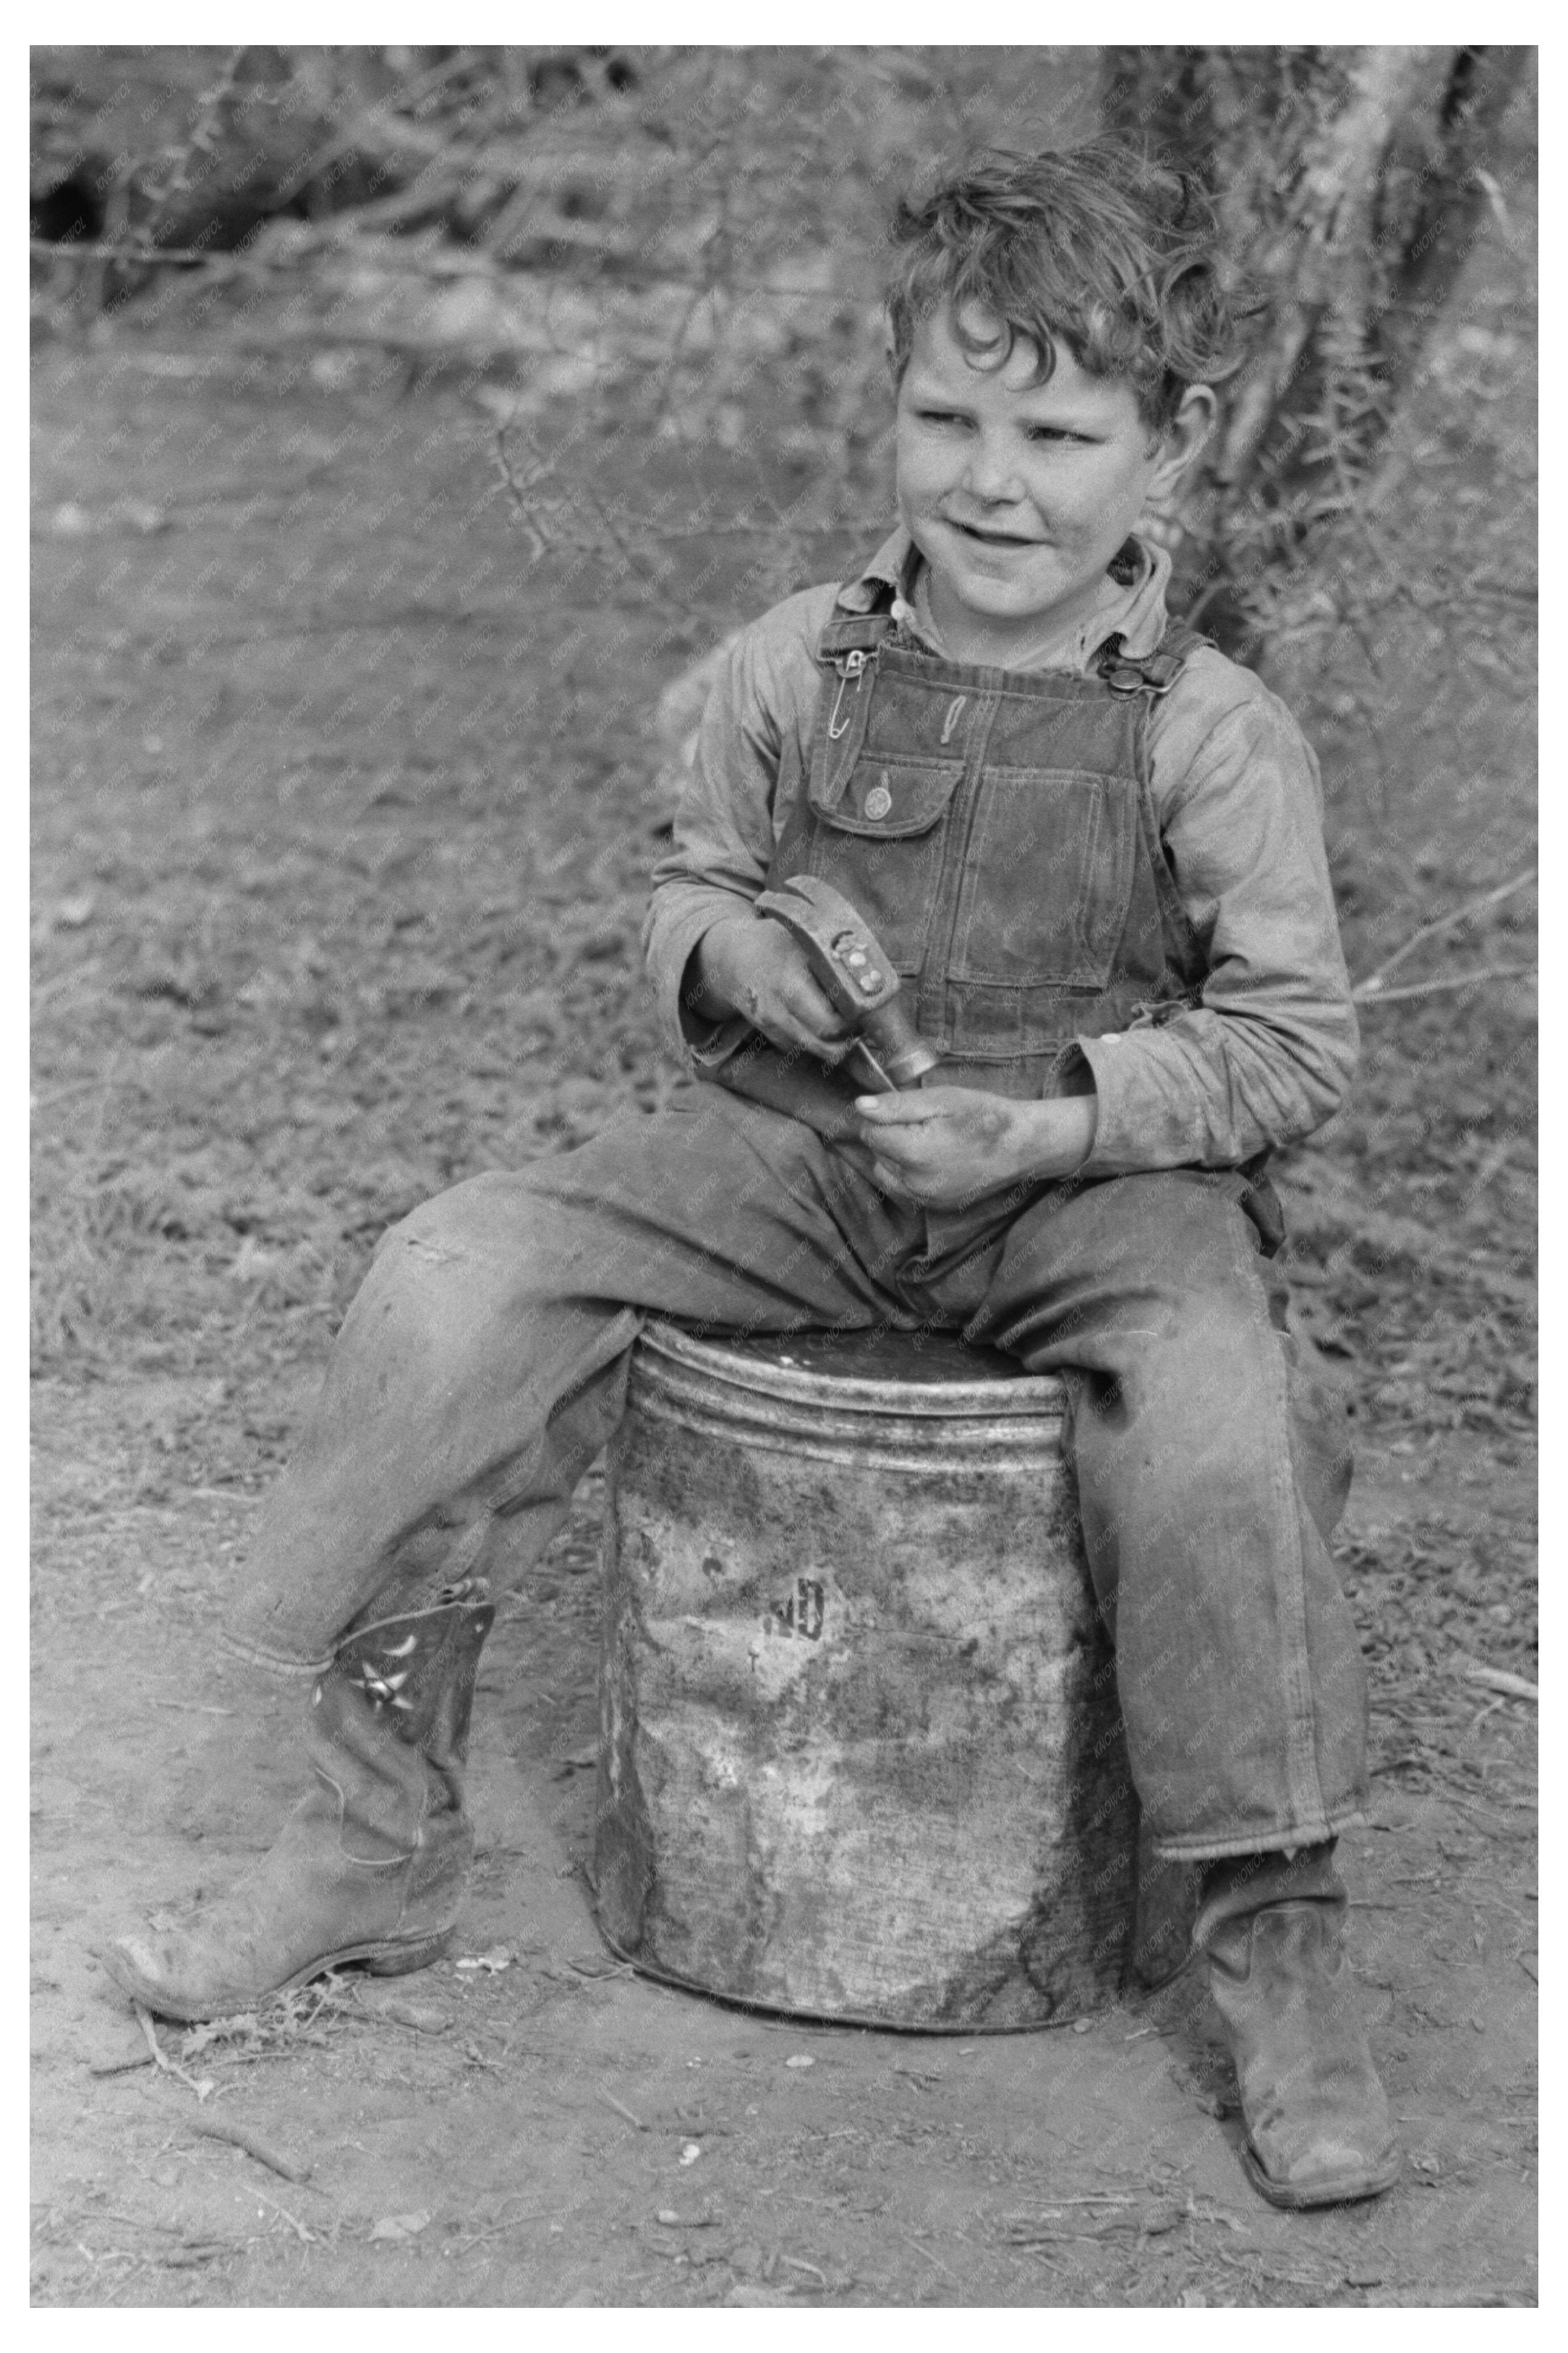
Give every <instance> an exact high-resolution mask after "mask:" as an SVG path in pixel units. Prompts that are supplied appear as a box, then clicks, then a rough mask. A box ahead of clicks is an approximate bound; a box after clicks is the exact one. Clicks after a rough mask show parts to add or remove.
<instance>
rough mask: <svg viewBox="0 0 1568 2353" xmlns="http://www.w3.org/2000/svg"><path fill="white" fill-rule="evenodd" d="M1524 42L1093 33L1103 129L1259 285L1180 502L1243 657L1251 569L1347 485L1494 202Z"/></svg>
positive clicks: (1252, 622) (1343, 506)
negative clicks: (1143, 159) (1165, 176)
mask: <svg viewBox="0 0 1568 2353" xmlns="http://www.w3.org/2000/svg"><path fill="white" fill-rule="evenodd" d="M1529 58H1530V52H1529V51H1528V50H1526V49H1523V48H1509V49H1478V48H1462V49H1438V48H1429V47H1367V48H1360V49H1338V50H1330V49H1295V50H1289V49H1252V50H1236V49H1228V50H1226V49H1192V48H1184V49H1169V48H1166V49H1126V48H1121V49H1113V50H1110V51H1108V52H1107V73H1106V84H1105V95H1104V102H1103V111H1104V113H1105V116H1106V119H1107V121H1108V122H1109V123H1110V126H1111V127H1113V128H1115V129H1117V130H1118V131H1120V132H1122V133H1123V134H1124V135H1131V136H1133V137H1135V138H1138V139H1140V140H1142V141H1144V142H1147V144H1148V145H1149V147H1150V148H1151V149H1152V151H1153V152H1156V153H1163V154H1164V155H1166V156H1167V157H1169V158H1170V159H1171V160H1173V161H1177V162H1180V163H1182V164H1184V165H1185V166H1186V167H1187V168H1189V169H1192V170H1194V171H1196V172H1197V173H1198V174H1199V175H1200V177H1201V178H1202V179H1203V180H1204V182H1205V185H1206V186H1207V187H1208V188H1209V190H1210V192H1211V194H1212V195H1213V196H1214V198H1215V204H1216V206H1217V207H1218V210H1219V213H1220V216H1221V220H1222V223H1223V226H1224V228H1225V232H1226V246H1227V248H1228V250H1229V251H1230V252H1231V254H1232V255H1233V256H1235V257H1236V258H1237V260H1238V261H1239V262H1240V263H1241V265H1242V266H1243V268H1244V269H1245V270H1246V272H1247V276H1248V277H1249V278H1250V280H1252V281H1253V283H1254V286H1255V288H1256V290H1257V291H1258V295H1259V296H1260V298H1261V302H1262V312H1261V317H1260V318H1259V320H1258V322H1257V323H1258V332H1257V333H1256V336H1255V338H1254V342H1253V346H1252V350H1251V353H1250V355H1249V358H1248V360H1247V365H1246V368H1245V370H1244V371H1243V373H1242V375H1240V376H1239V377H1238V378H1237V380H1236V382H1235V383H1234V384H1233V385H1232V386H1231V388H1230V396H1229V401H1228V416H1227V419H1226V425H1225V427H1224V429H1223V431H1222V433H1221V434H1220V435H1219V436H1218V437H1217V438H1216V441H1215V444H1214V445H1212V446H1211V449H1210V451H1209V453H1208V455H1207V457H1206V459H1205V464H1204V467H1203V469H1202V471H1201V474H1200V476H1199V479H1198V480H1196V482H1195V483H1194V486H1193V491H1192V494H1191V496H1190V498H1189V500H1188V502H1187V504H1186V506H1185V507H1184V511H1183V512H1182V515H1181V517H1180V522H1181V524H1182V527H1183V533H1184V536H1183V539H1182V543H1181V546H1180V549H1179V553H1178V556H1177V573H1178V579H1179V582H1180V584H1181V587H1182V588H1183V589H1184V590H1185V592H1186V593H1187V595H1188V596H1189V598H1190V599H1191V603H1190V610H1191V613H1192V616H1193V617H1194V619H1195V620H1197V621H1199V622H1201V624H1202V626H1203V627H1204V628H1205V629H1207V630H1208V631H1209V632H1210V634H1211V635H1212V636H1214V638H1215V639H1216V641H1217V642H1218V643H1219V644H1220V645H1221V646H1223V647H1224V648H1225V649H1226V651H1227V652H1230V653H1233V654H1235V655H1236V656H1237V658H1238V659H1254V658H1256V656H1257V655H1258V653H1259V652H1261V650H1262V649H1263V646H1264V644H1265V642H1266V636H1267V617H1266V616H1267V608H1268V585H1269V578H1270V575H1279V574H1280V573H1282V572H1283V571H1285V570H1288V569H1289V568H1290V567H1292V566H1293V565H1297V564H1299V563H1300V560H1301V558H1302V555H1303V554H1304V553H1306V552H1307V550H1308V546H1309V543H1310V539H1311V535H1312V533H1313V532H1314V530H1315V529H1316V528H1317V527H1318V526H1320V525H1321V524H1322V523H1323V522H1326V521H1327V520H1328V519H1329V518H1330V517H1331V516H1333V515H1337V514H1342V513H1343V512H1345V511H1346V510H1347V508H1349V507H1350V506H1351V505H1352V504H1353V502H1354V501H1355V500H1356V498H1357V496H1358V494H1359V492H1360V491H1361V490H1362V488H1363V485H1364V483H1365V481H1366V479H1367V475H1368V471H1369V469H1370V468H1371V466H1372V465H1373V462H1374V461H1375V459H1376V455H1377V452H1378V450H1379V448H1380V447H1381V445H1382V443H1383V442H1384V439H1385V438H1386V436H1387V433H1388V429H1389V426H1390V424H1391V422H1392V420H1393V417H1394V413H1395V410H1396V408H1397V406H1398V403H1399V401H1400V399H1401V397H1402V396H1403V395H1404V394H1405V391H1406V390H1407V389H1408V387H1409V385H1410V382H1411V380H1412V378H1413V376H1414V375H1415V372H1416V369H1417V368H1418V366H1419V364H1420V361H1421V358H1422V354H1423V353H1424V351H1425V349H1426V344H1427V343H1428V341H1429V339H1430V336H1431V332H1432V330H1433V327H1434V325H1435V324H1436V321H1437V319H1438V317H1439V316H1440V314H1441V311H1442V310H1443V307H1444V305H1445V303H1446V302H1447V301H1448V299H1449V297H1450V296H1451V294H1452V292H1453V290H1454V287H1455V284H1456V282H1457V280H1458V274H1459V271H1460V269H1462V267H1463V265H1464V263H1465V261H1466V260H1467V259H1468V255H1469V252H1470V249H1471V247H1472V245H1473V243H1474V239H1475V236H1476V232H1477V228H1478V225H1479V220H1480V216H1481V215H1482V213H1483V211H1484V209H1485V207H1486V206H1488V205H1489V204H1494V203H1498V202H1500V187H1499V182H1498V177H1497V159H1498V151H1499V146H1500V136H1499V134H1500V127H1501V123H1502V118H1503V115H1504V114H1505V112H1506V111H1507V109H1508V106H1509V104H1510V100H1511V99H1512V98H1513V96H1514V93H1515V91H1516V90H1517V89H1518V88H1519V86H1520V83H1521V80H1522V79H1523V76H1524V74H1525V71H1526V69H1527V66H1528V63H1529Z"/></svg>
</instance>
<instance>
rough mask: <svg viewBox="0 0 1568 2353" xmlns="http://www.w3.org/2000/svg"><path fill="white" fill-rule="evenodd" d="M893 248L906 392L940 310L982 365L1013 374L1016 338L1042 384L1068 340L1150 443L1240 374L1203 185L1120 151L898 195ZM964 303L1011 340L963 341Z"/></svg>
mask: <svg viewBox="0 0 1568 2353" xmlns="http://www.w3.org/2000/svg"><path fill="white" fill-rule="evenodd" d="M890 235H891V242H892V244H893V246H894V248H896V252H895V259H894V262H893V267H892V269H891V272H890V274H889V284H888V294H887V301H888V312H889V319H890V322H891V325H892V333H893V373H894V376H895V379H896V380H897V381H899V382H900V383H901V382H902V380H903V375H904V370H905V369H906V367H907V366H908V365H909V361H910V351H911V349H912V348H913V344H914V339H915V334H916V332H917V330H918V328H919V326H920V324H921V321H922V320H924V319H928V318H930V317H931V316H932V315H933V314H934V313H936V312H938V311H943V310H945V311H948V312H949V314H950V316H951V320H952V331H953V333H954V335H955V336H956V337H957V340H958V341H959V343H962V344H963V347H964V349H965V350H966V351H967V352H968V353H969V354H970V355H971V356H972V357H974V358H976V359H977V364H988V365H991V366H994V367H1004V366H1005V364H1006V363H1007V360H1008V358H1009V357H1010V355H1011V353H1012V350H1013V346H1014V344H1015V343H1016V341H1017V340H1018V339H1019V338H1020V337H1022V338H1023V339H1024V340H1026V342H1028V343H1032V344H1033V345H1034V346H1035V349H1036V351H1037V353H1038V364H1037V370H1036V375H1035V381H1036V383H1037V384H1044V383H1046V382H1047V381H1048V379H1049V377H1050V375H1051V374H1052V371H1053V370H1054V368H1055V366H1056V359H1057V343H1058V338H1059V339H1060V341H1061V342H1062V343H1065V344H1066V345H1067V347H1068V351H1069V352H1070V353H1072V356H1073V358H1074V359H1075V360H1076V361H1077V362H1078V364H1079V366H1080V367H1081V368H1084V369H1086V370H1087V371H1088V373H1089V375H1099V376H1120V377H1123V378H1125V379H1126V380H1127V381H1128V382H1129V383H1130V384H1131V386H1132V389H1133V393H1134V395H1135V396H1136V398H1137V402H1138V409H1139V414H1140V416H1141V417H1142V419H1143V421H1144V423H1145V424H1146V425H1147V426H1149V427H1151V428H1152V429H1154V430H1156V431H1163V428H1164V427H1166V426H1167V425H1169V424H1170V423H1171V421H1172V419H1173V417H1174V416H1175V414H1176V411H1177V409H1178V408H1179V407H1180V406H1181V401H1182V396H1183V394H1184V392H1185V390H1186V388H1187V386H1188V385H1194V384H1215V383H1217V382H1219V381H1220V380H1221V379H1223V378H1224V377H1225V376H1227V375H1231V374H1233V373H1234V371H1235V370H1236V368H1237V366H1238V365H1239V364H1240V348H1239V335H1238V312H1237V309H1236V308H1235V306H1234V305H1233V303H1232V301H1231V300H1230V298H1229V297H1228V295H1227V293H1226V288H1225V286H1224V285H1223V284H1222V282H1221V278H1220V273H1219V269H1218V243H1219V230H1218V224H1217V222H1216V220H1215V211H1214V206H1213V205H1212V204H1211V203H1210V201H1209V198H1208V195H1207V194H1206V192H1205V189H1204V187H1203V185H1202V183H1201V182H1200V181H1199V180H1198V179H1197V178H1196V177H1195V175H1194V174H1192V173H1190V172H1185V171H1182V170H1179V169H1176V168H1174V167H1173V166H1172V165H1170V164H1158V163H1154V162H1152V160H1151V159H1150V158H1149V157H1147V156H1146V155H1144V154H1142V153H1140V151H1139V150H1138V149H1137V148H1135V147H1131V146H1129V145H1127V144H1126V143H1125V142H1123V141H1121V140H1118V139H1110V138H1105V139H1095V140H1091V141H1089V142H1087V143H1086V144H1085V145H1083V146H1081V147H1075V148H1071V149H1068V150H1065V151H1062V152H1060V153H1054V152H1047V153H1044V154H1038V155H1016V154H1010V153H1007V152H1006V151H1005V149H1000V148H994V149H991V150H990V151H988V152H987V153H984V154H981V155H978V156H976V157H975V158H974V159H973V162H972V163H970V164H967V165H966V166H965V167H964V169H963V171H962V172H960V173H958V174H955V175H953V176H952V177H950V178H948V179H945V180H943V181H942V182H940V183H939V185H937V186H936V187H934V188H933V189H932V190H931V193H930V195H927V196H925V197H923V198H921V199H920V200H918V201H916V202H914V203H910V201H909V200H908V199H906V198H900V202H899V206H898V209H897V211H896V212H895V214H894V216H893V222H892V228H891V233H890ZM966 303H973V304H976V305H978V306H979V307H980V308H981V309H983V310H984V311H989V312H990V314H991V316H992V317H993V318H994V319H996V320H998V321H999V322H1001V326H1002V332H1001V334H1000V335H997V336H994V337H992V338H989V339H987V338H985V337H978V336H975V335H973V334H972V333H969V332H965V329H964V326H963V322H962V319H961V316H960V312H961V309H962V306H963V305H964V304H966ZM981 353H986V354H992V355H993V356H991V357H990V358H989V359H986V360H980V359H979V358H978V355H979V354H981Z"/></svg>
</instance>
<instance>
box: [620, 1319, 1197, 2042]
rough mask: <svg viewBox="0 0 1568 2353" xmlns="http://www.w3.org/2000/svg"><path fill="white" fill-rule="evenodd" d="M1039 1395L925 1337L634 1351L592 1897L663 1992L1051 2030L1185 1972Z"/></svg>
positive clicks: (1056, 1403) (1040, 1389) (1054, 1384)
mask: <svg viewBox="0 0 1568 2353" xmlns="http://www.w3.org/2000/svg"><path fill="white" fill-rule="evenodd" d="M1063 1416H1064V1392H1063V1388H1062V1385H1061V1383H1060V1382H1059V1381H1058V1380H1057V1379H1054V1378H1042V1377H1034V1376H1030V1375H1027V1374H1025V1373H1023V1372H1022V1371H1021V1370H1020V1369H1019V1367H1018V1366H1016V1364H1015V1363H1014V1362H1013V1361H1012V1360H1011V1359H1010V1358H1008V1357H1005V1356H998V1355H994V1354H993V1353H992V1352H990V1351H978V1350H973V1349H970V1348H966V1347H964V1346H963V1345H961V1344H960V1343H958V1342H957V1341H955V1340H952V1339H949V1338H943V1337H940V1336H933V1335H919V1336H918V1337H917V1336H914V1335H899V1334H879V1335H837V1336H835V1335H822V1334H811V1335H802V1334H795V1335H790V1336H788V1337H784V1338H781V1339H765V1340H753V1341H727V1342H722V1343H715V1342H712V1341H707V1340H700V1339H698V1338H696V1337H694V1336H693V1335H689V1334H688V1333H684V1332H682V1331H679V1330H678V1329H677V1328H676V1327H675V1326H673V1325H670V1324H661V1323H655V1324H648V1326H647V1328H646V1329H645V1331H644V1333H643V1335H642V1338H641V1340H640V1341H639V1342H638V1344H637V1348H636V1350H635V1351H634V1354H633V1359H632V1367H631V1376H630V1387H629V1401H628V1408H627V1411H626V1418H625V1420H624V1422H623V1423H622V1426H621V1428H620V1430H619V1431H618V1433H617V1436H616V1440H615V1441H614V1443H613V1445H612V1447H611V1450H610V1467H609V1478H608V1481H607V1508H606V1514H605V1631H604V1651H603V1658H602V1662H601V1679H600V1693H601V1715H602V1723H603V1735H604V1736H603V1743H602V1749H601V1761H600V1768H599V1803H598V1824H597V1835H596V1851H595V1863H596V1873H595V1876H596V1885H597V1897H598V1906H599V1916H600V1920H601V1923H602V1925H603V1926H604V1928H605V1933H606V1935H607V1936H608V1937H609V1938H610V1940H611V1942H612V1943H613V1944H614V1945H615V1946H616V1947H617V1948H618V1949H619V1950H621V1951H622V1952H623V1953H625V1954H626V1955H628V1956H629V1957H632V1958H633V1959H635V1960H637V1962H638V1963H640V1964H641V1965H643V1966H645V1967H646V1968H649V1969H650V1970H652V1971H654V1972H656V1973H658V1974H660V1975H662V1976H665V1977H668V1978H673V1979H675V1980H677V1981H678V1982H680V1983H683V1984H688V1985H692V1986H695V1987H698V1988H700V1989H703V1990H705V1991H707V1992H710V1993H716V1994H720V1995H723V1996H726V1997H729V1998H731V1999H734V2000H743V2001H748V2002H753V2003H757V2004H759V2005H762V2006H764V2007H767V2008H770V2009H777V2010H788V2011H792V2012H795V2013H796V2014H799V2015H804V2016H812V2017H820V2018H829V2019H843V2020H859V2021H865V2022H867V2023H871V2024H876V2025H887V2026H910V2027H921V2028H927V2029H942V2028H948V2029H956V2030H961V2031H970V2032H973V2031H976V2030H977V2029H980V2030H983V2029H984V2028H987V2027H990V2028H994V2029H996V2028H1004V2029H1005V2028H1018V2027H1026V2026H1036V2025H1046V2024H1049V2023H1053V2022H1060V2021H1065V2020H1068V2019H1071V2018H1074V2017H1078V2016H1080V2015H1082V2014H1084V2013H1085V2012H1087V2011H1089V2010H1096V2009H1100V2008H1102V2007H1104V2005H1105V2004H1106V2003H1107V2002H1109V2001H1110V2000H1114V1999H1115V1997H1116V1996H1117V1994H1118V1993H1119V1991H1120V1990H1121V1988H1122V1986H1123V1984H1124V1982H1125V1978H1126V1975H1127V1972H1128V1969H1129V1967H1130V1965H1136V1966H1137V1967H1138V1968H1139V1973H1140V1974H1141V1975H1142V1977H1143V1978H1145V1980H1146V1981H1154V1980H1155V1979H1156V1978H1158V1977H1159V1976H1160V1975H1162V1974H1164V1975H1168V1974H1169V1973H1170V1970H1171V1968H1173V1967H1175V1966H1179V1964H1180V1961H1181V1959H1182V1958H1183V1957H1184V1952H1185V1944H1186V1939H1185V1933H1184V1929H1185V1920H1184V1916H1182V1915H1183V1914H1184V1910H1185V1909H1186V1908H1189V1906H1188V1897H1189V1894H1190V1891H1189V1890H1188V1889H1187V1887H1186V1884H1185V1881H1184V1877H1183V1875H1182V1874H1179V1873H1169V1872H1167V1873H1146V1874H1145V1901H1144V1904H1143V1906H1142V1914H1141V1915H1140V1907H1139V1902H1138V1886H1139V1876H1140V1874H1139V1868H1138V1849H1139V1843H1140V1841H1139V1823H1138V1807H1137V1800H1136V1798H1135V1797H1134V1794H1133V1791H1132V1788H1131V1780H1130V1778H1129V1775H1128V1769H1127V1760H1126V1754H1125V1750H1124V1747H1123V1744H1122V1736H1121V1719H1120V1715H1119V1712H1118V1707H1117V1700H1116V1685H1115V1672H1114V1666H1113V1662H1112V1657H1111V1652H1110V1646H1109V1644H1108V1642H1107V1641H1106V1638H1105V1635H1104V1631H1103V1629H1102V1628H1101V1625H1100V1619H1099V1615H1098V1612H1097V1610H1096V1608H1095V1605H1094V1602H1093V1599H1092V1595H1091V1592H1090V1588H1089V1575H1088V1570H1087V1567H1086V1566H1085V1563H1084V1558H1083V1549H1082V1540H1081V1536H1080V1534H1079V1525H1078V1518H1077V1513H1076V1508H1075V1501H1074V1495H1073V1491H1072V1482H1071V1477H1070V1471H1069V1467H1068V1461H1067V1459H1066V1456H1065V1452H1064V1448H1063Z"/></svg>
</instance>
